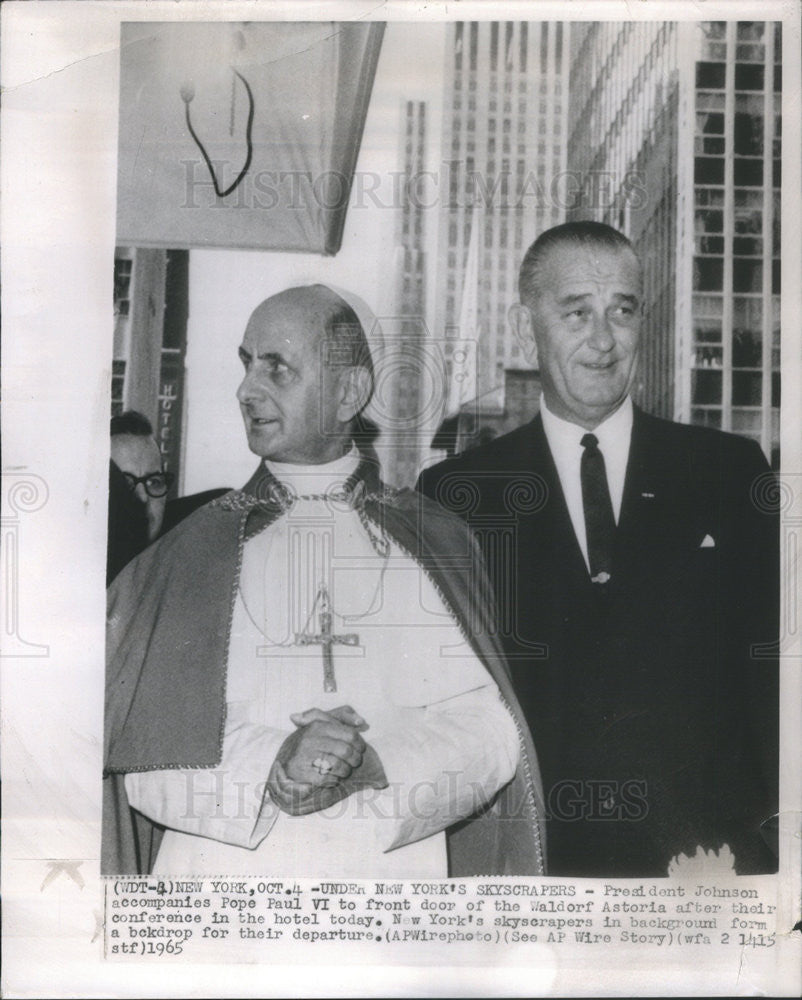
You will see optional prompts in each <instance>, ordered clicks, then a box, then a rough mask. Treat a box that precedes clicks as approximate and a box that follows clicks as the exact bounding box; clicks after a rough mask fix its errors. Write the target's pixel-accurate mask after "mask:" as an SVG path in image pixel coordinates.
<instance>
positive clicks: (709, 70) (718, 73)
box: [696, 62, 727, 90]
mask: <svg viewBox="0 0 802 1000" xmlns="http://www.w3.org/2000/svg"><path fill="white" fill-rule="evenodd" d="M726 71H727V66H726V63H723V62H698V63H697V64H696V86H697V87H701V88H706V89H719V90H723V89H724V79H725V75H726Z"/></svg>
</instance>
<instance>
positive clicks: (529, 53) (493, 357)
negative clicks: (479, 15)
mask: <svg viewBox="0 0 802 1000" xmlns="http://www.w3.org/2000/svg"><path fill="white" fill-rule="evenodd" d="M568 42H569V31H568V26H567V25H565V24H562V23H559V22H547V21H544V22H528V23H527V22H513V21H506V22H501V21H488V22H456V23H453V24H451V25H449V28H448V36H447V41H446V67H445V99H444V112H443V114H444V121H443V129H442V136H443V139H442V141H443V160H444V163H443V178H444V183H443V184H442V185H441V202H440V207H439V229H438V247H439V250H438V275H437V283H438V288H442V289H443V294H442V296H441V297H440V299H439V301H438V305H437V312H436V315H435V326H436V334H437V336H444V337H445V338H446V347H445V350H446V355H447V357H448V358H449V359H450V357H451V356H453V353H454V349H455V347H456V345H457V344H459V342H460V340H461V339H463V338H465V337H474V338H475V339H476V342H477V346H478V351H477V355H476V359H475V363H476V402H475V410H476V411H477V412H478V413H479V414H485V415H488V416H489V415H492V414H495V415H500V414H503V412H504V407H505V372H506V371H509V370H525V369H527V368H529V366H528V365H527V363H526V361H525V360H524V359H523V357H522V355H521V352H520V348H519V345H518V344H517V342H516V341H515V339H514V337H513V336H512V333H511V331H510V329H509V326H508V324H507V310H508V309H509V307H510V305H511V304H512V303H513V302H514V301H515V299H516V295H517V291H516V286H517V274H518V266H519V264H520V261H521V258H522V256H523V253H524V251H525V250H526V247H527V246H528V245H529V244H530V243H531V242H532V240H534V239H535V237H536V236H537V235H538V233H540V232H541V231H542V230H543V229H546V228H548V227H549V226H551V225H554V224H556V223H557V222H561V221H562V220H563V219H564V217H565V203H566V202H565V176H564V175H565V162H566V122H567V110H568V106H567V99H566V98H567V82H568V76H567V69H568ZM474 226H478V227H480V234H481V239H480V240H479V262H478V273H479V280H478V283H477V284H478V287H475V288H474V287H467V285H466V281H465V271H466V263H467V258H468V250H469V246H470V242H471V235H472V231H473V227H474ZM471 295H476V303H475V306H476V308H475V309H472V310H465V309H463V300H464V297H465V296H471ZM466 312H467V313H469V314H470V315H475V316H476V317H477V321H476V330H475V331H465V330H460V329H459V318H460V314H461V313H462V314H463V315H465V314H466ZM451 341H453V344H452V343H451ZM449 363H450V361H449ZM452 368H453V366H452ZM452 374H453V372H452Z"/></svg>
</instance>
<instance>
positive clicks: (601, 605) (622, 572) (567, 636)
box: [418, 222, 778, 876]
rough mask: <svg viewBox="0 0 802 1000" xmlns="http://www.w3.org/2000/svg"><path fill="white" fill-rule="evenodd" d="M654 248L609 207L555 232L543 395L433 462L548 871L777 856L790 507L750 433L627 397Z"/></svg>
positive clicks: (528, 259) (536, 351)
mask: <svg viewBox="0 0 802 1000" xmlns="http://www.w3.org/2000/svg"><path fill="white" fill-rule="evenodd" d="M641 284H642V282H641V267H640V263H639V261H638V259H637V257H636V255H635V253H634V251H633V249H632V246H631V244H630V243H629V241H628V240H627V239H626V238H625V237H624V236H623V235H621V234H620V233H618V232H617V231H616V230H614V229H611V228H610V227H608V226H604V225H602V224H600V223H591V222H581V223H568V224H565V225H562V226H558V227H555V228H554V229H551V230H549V231H547V232H545V233H543V234H542V235H541V236H540V238H539V239H538V240H536V241H535V243H534V244H533V245H532V246H531V247H530V249H529V251H528V252H527V254H526V256H525V258H524V261H523V264H522V266H521V271H520V299H521V301H520V304H517V305H515V306H513V307H512V309H511V310H510V321H511V324H512V326H513V328H514V330H515V332H516V334H517V336H518V339H519V341H520V343H521V345H522V347H523V349H524V352H525V354H526V356H527V358H528V360H530V361H531V362H532V363H533V364H535V365H536V366H537V367H539V369H540V375H541V381H542V389H543V396H542V400H541V408H540V413H539V414H538V416H537V417H536V418H535V420H534V421H532V422H531V423H530V424H527V425H526V426H524V427H521V428H518V429H517V430H515V431H513V432H512V433H510V434H507V435H505V436H504V437H502V438H499V439H496V440H495V441H493V442H492V443H491V444H489V445H486V446H484V447H480V448H477V449H476V450H473V451H469V452H467V453H464V454H462V455H459V456H457V457H456V458H453V459H450V460H448V461H446V462H443V463H441V464H439V465H436V466H434V467H433V468H430V469H428V470H426V471H425V472H424V474H423V476H422V477H421V481H420V482H419V484H418V485H419V489H421V490H422V491H423V492H424V493H426V494H428V495H429V496H431V497H433V498H435V499H436V500H438V501H439V502H440V503H442V504H443V505H445V506H447V507H451V508H452V509H453V510H455V511H457V512H458V513H461V514H462V516H463V517H465V518H466V520H467V521H468V522H469V523H470V524H471V525H472V527H473V528H474V531H475V532H476V534H477V537H478V538H479V541H480V543H481V545H482V547H483V549H484V554H485V557H486V559H487V562H488V564H489V568H490V571H491V574H492V576H493V578H494V585H495V589H496V597H497V603H498V605H499V609H500V618H499V621H500V622H501V626H500V627H501V631H502V636H501V638H502V641H503V644H504V646H505V651H506V653H507V655H508V657H509V660H510V663H511V666H512V670H513V677H514V681H515V684H516V687H517V693H518V697H519V699H520V701H521V703H522V705H523V707H524V710H525V712H526V714H527V718H528V722H529V725H530V727H531V730H532V733H533V736H534V740H535V745H536V748H537V751H538V756H539V759H540V764H541V770H542V773H543V780H544V785H545V790H546V794H547V796H548V799H547V807H548V812H549V825H548V831H549V832H548V859H549V872H550V874H554V875H575V876H602V875H605V876H614V875H618V876H636V875H637V876H659V875H665V874H666V873H667V871H668V868H669V864H670V862H671V860H672V858H675V857H677V856H678V855H679V854H680V853H684V854H686V855H693V854H694V852H696V851H697V850H698V848H700V847H701V848H703V849H704V850H705V851H710V850H711V849H715V850H717V851H719V852H721V851H722V849H723V848H724V845H726V846H727V848H728V849H729V852H730V853H727V852H726V851H725V852H724V853H723V854H721V853H720V858H722V857H723V858H726V859H730V854H731V855H733V856H734V867H735V869H736V871H737V872H738V873H755V872H767V871H773V870H775V867H776V861H775V857H774V855H773V852H772V851H771V850H770V849H769V847H768V846H767V843H768V842H769V841H770V838H769V837H768V836H764V835H763V834H762V832H761V824H765V821H766V820H767V819H769V817H771V816H772V815H773V814H774V813H775V812H776V808H777V804H776V786H777V772H778V761H777V716H778V693H777V662H776V651H775V649H774V647H773V643H774V642H775V641H776V638H777V631H778V630H777V619H776V616H777V607H778V595H777V587H778V567H777V557H778V531H777V528H778V525H777V517H776V513H774V512H773V511H772V510H771V509H769V505H768V504H767V503H766V502H765V500H766V498H767V497H768V496H769V495H770V493H771V475H770V471H769V468H768V465H767V463H766V461H765V459H764V457H763V454H762V452H761V451H760V448H759V447H758V446H757V444H756V443H755V442H752V441H747V440H745V439H743V438H740V437H737V436H735V435H732V434H725V433H721V432H718V431H713V430H709V429H707V428H701V427H688V426H682V425H679V424H674V423H670V422H668V421H665V420H659V419H656V418H654V417H651V416H649V415H647V414H646V413H643V412H642V411H641V410H639V409H638V408H637V407H636V406H634V405H633V403H632V400H631V397H630V388H631V386H632V383H633V380H634V376H635V371H636V365H637V358H638V349H639V341H640V327H641V312H642V288H641Z"/></svg>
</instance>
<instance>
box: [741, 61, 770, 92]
mask: <svg viewBox="0 0 802 1000" xmlns="http://www.w3.org/2000/svg"><path fill="white" fill-rule="evenodd" d="M764 75H765V73H764V66H763V65H762V64H757V63H737V64H736V66H735V89H736V90H762V89H763V79H764Z"/></svg>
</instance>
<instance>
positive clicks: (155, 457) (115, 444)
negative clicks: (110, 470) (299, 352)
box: [111, 434, 162, 476]
mask: <svg viewBox="0 0 802 1000" xmlns="http://www.w3.org/2000/svg"><path fill="white" fill-rule="evenodd" d="M111 458H112V461H113V462H114V464H115V465H116V466H117V467H118V468H119V469H120V470H121V471H122V472H130V473H131V475H132V476H144V475H146V474H147V473H148V472H159V471H160V470H161V467H162V458H161V453H160V451H159V446H158V445H157V444H156V442H155V441H154V440H153V438H152V437H141V436H140V435H138V434H115V435H114V436H113V437H112V439H111Z"/></svg>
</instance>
